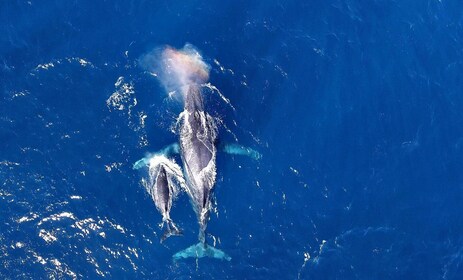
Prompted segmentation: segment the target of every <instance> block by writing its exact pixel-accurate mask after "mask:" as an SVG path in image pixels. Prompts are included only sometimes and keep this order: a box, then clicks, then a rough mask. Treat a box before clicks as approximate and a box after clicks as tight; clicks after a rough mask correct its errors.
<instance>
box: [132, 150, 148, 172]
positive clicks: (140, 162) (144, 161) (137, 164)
mask: <svg viewBox="0 0 463 280" xmlns="http://www.w3.org/2000/svg"><path fill="white" fill-rule="evenodd" d="M151 157H152V155H151V154H149V155H147V156H146V157H144V158H142V159H139V160H137V161H136V162H135V163H134V164H133V169H140V168H142V167H145V166H147V165H148V163H149V162H150V158H151Z"/></svg>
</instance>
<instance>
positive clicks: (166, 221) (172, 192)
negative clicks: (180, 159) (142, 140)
mask: <svg viewBox="0 0 463 280" xmlns="http://www.w3.org/2000/svg"><path fill="white" fill-rule="evenodd" d="M148 167H149V180H148V181H144V182H143V185H144V187H145V189H146V191H147V192H148V193H149V194H150V196H151V198H152V199H153V201H154V204H155V205H156V208H157V209H158V211H159V213H161V215H162V223H163V225H165V227H166V230H165V232H164V234H163V235H162V237H161V243H162V242H163V241H164V240H165V239H167V238H169V237H170V236H173V235H182V232H181V230H180V229H179V228H178V227H177V225H175V223H174V222H173V221H172V219H171V218H170V209H171V208H172V203H173V201H174V200H175V198H176V197H177V195H178V193H179V191H180V189H181V188H182V187H183V188H184V185H185V180H184V178H183V174H182V171H181V168H180V166H178V164H176V163H175V161H173V160H171V159H168V158H167V157H165V156H162V155H155V156H152V157H151V159H150V160H149V165H148Z"/></svg>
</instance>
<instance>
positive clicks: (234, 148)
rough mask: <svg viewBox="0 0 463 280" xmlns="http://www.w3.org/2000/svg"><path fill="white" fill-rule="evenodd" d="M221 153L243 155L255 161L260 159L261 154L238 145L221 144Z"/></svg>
mask: <svg viewBox="0 0 463 280" xmlns="http://www.w3.org/2000/svg"><path fill="white" fill-rule="evenodd" d="M221 148H222V151H224V152H225V153H227V154H231V155H243V156H248V157H251V158H253V159H255V160H258V159H260V158H262V154H261V153H259V152H258V151H256V150H253V149H251V148H248V147H244V146H241V145H239V144H223V145H221Z"/></svg>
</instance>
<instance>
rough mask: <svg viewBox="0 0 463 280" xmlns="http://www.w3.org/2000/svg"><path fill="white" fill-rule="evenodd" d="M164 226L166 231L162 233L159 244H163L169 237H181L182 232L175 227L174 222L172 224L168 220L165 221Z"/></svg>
mask: <svg viewBox="0 0 463 280" xmlns="http://www.w3.org/2000/svg"><path fill="white" fill-rule="evenodd" d="M165 224H166V230H165V231H164V234H163V235H162V237H161V243H162V242H164V240H166V239H167V238H169V237H171V236H181V235H183V233H182V230H181V229H179V228H178V227H177V225H176V224H174V222H172V220H171V219H168V220H166V221H165Z"/></svg>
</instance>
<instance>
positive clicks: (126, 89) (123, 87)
mask: <svg viewBox="0 0 463 280" xmlns="http://www.w3.org/2000/svg"><path fill="white" fill-rule="evenodd" d="M114 86H115V88H116V91H115V92H113V94H111V96H110V97H109V98H108V99H107V100H106V105H107V106H108V108H109V110H118V111H123V110H128V112H129V115H130V112H131V110H132V108H133V107H135V106H136V105H137V99H136V98H135V87H134V86H133V84H132V83H127V82H125V80H124V77H122V76H121V77H119V78H118V79H117V81H116V83H114Z"/></svg>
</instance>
